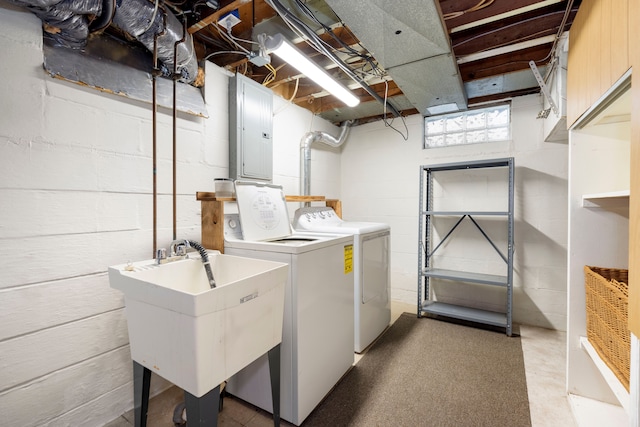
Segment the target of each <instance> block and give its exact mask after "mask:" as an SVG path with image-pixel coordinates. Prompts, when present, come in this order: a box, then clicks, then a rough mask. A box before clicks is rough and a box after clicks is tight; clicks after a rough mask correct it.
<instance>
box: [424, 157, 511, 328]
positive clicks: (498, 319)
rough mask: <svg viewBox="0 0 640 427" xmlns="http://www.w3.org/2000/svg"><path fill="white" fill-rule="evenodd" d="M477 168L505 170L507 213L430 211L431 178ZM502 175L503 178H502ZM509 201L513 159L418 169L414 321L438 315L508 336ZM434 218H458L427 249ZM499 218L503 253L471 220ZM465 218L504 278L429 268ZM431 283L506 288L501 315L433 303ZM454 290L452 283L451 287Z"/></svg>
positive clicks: (431, 205) (431, 236) (431, 235)
mask: <svg viewBox="0 0 640 427" xmlns="http://www.w3.org/2000/svg"><path fill="white" fill-rule="evenodd" d="M479 168H505V170H506V171H508V192H509V194H508V210H506V211H478V210H473V211H451V210H442V211H438V210H434V206H433V185H434V184H433V175H434V174H436V173H438V172H442V171H456V170H465V169H479ZM505 175H506V174H505ZM513 199H514V163H513V157H509V158H504V159H493V160H479V161H472V162H459V163H447V164H440V165H432V166H424V165H423V166H420V211H419V218H420V219H419V226H418V229H419V236H420V239H419V245H418V317H422V316H423V315H429V314H431V315H439V316H445V317H451V318H456V319H462V320H467V321H472V322H477V323H482V324H488V325H493V326H499V327H504V328H505V331H506V334H507V335H508V336H511V334H512V320H511V318H512V299H513V222H514V221H513ZM437 216H449V217H451V216H453V217H459V219H458V221H457V222H456V223H455V225H453V227H452V228H451V229H450V230H449V231H448V232H447V233H446V234H445V235H444V237H443V238H442V239H441V240H440V242H439V243H438V244H437V245H436V246H435V248H433V250H432V249H431V244H432V238H433V220H434V218H435V217H437ZM481 216H482V217H487V216H489V217H503V218H504V219H505V226H506V227H507V253H506V255H505V254H503V253H502V251H500V249H499V248H498V246H497V245H496V244H495V243H494V242H493V241H492V240H491V238H490V237H489V236H488V235H487V233H486V232H485V231H484V230H483V229H482V227H481V226H480V224H479V223H478V222H477V221H476V219H475V218H474V217H481ZM465 218H468V219H469V220H470V221H471V222H472V223H473V225H475V227H476V228H477V229H478V230H479V231H480V233H481V234H482V235H483V236H484V238H485V239H486V240H487V242H488V243H489V244H490V245H491V246H492V247H493V249H494V250H495V251H496V252H497V253H498V254H499V255H500V257H501V258H502V259H503V260H504V262H505V274H504V275H494V274H483V273H475V272H471V271H454V270H446V269H441V268H434V267H433V255H434V254H435V253H436V251H437V250H438V249H439V248H440V247H441V246H442V245H443V244H444V243H445V241H447V239H449V238H450V236H451V234H452V233H453V231H454V230H455V229H456V228H457V227H458V226H459V225H460V224H461V223H462V221H463V220H464V219H465ZM432 279H446V280H449V281H457V282H466V283H476V284H480V285H488V286H499V287H504V288H506V302H505V310H504V312H500V313H499V312H494V311H487V310H481V309H478V308H472V307H465V306H461V305H453V304H448V303H443V302H439V301H436V300H434V299H432V298H433V295H432V294H433V292H432V289H431V283H430V282H431V280H432ZM452 286H455V283H453V284H452Z"/></svg>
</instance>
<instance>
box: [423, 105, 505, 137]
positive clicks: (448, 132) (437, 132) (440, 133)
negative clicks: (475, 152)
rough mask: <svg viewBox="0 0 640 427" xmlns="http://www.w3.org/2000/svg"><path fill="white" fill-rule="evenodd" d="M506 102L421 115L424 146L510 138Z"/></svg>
mask: <svg viewBox="0 0 640 427" xmlns="http://www.w3.org/2000/svg"><path fill="white" fill-rule="evenodd" d="M510 125H511V109H510V105H509V104H501V105H494V106H491V107H486V108H481V109H474V110H468V111H464V112H461V113H452V114H445V115H442V116H429V117H425V118H424V148H437V147H447V146H449V145H462V144H477V143H480V142H491V141H505V140H508V139H510V138H511V126H510Z"/></svg>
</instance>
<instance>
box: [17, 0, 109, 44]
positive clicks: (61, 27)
mask: <svg viewBox="0 0 640 427" xmlns="http://www.w3.org/2000/svg"><path fill="white" fill-rule="evenodd" d="M9 1H10V2H11V3H13V4H15V5H17V6H20V7H25V8H27V9H28V10H29V11H31V12H32V13H33V14H35V15H36V16H37V17H38V18H40V20H41V21H42V22H43V24H44V34H45V36H46V37H48V38H49V39H51V40H52V41H53V42H54V43H55V45H56V46H63V47H68V48H72V49H82V48H83V47H84V46H85V45H86V43H87V37H88V36H89V24H90V23H91V21H92V20H93V19H94V17H96V16H100V15H101V14H102V0H62V1H60V0H9Z"/></svg>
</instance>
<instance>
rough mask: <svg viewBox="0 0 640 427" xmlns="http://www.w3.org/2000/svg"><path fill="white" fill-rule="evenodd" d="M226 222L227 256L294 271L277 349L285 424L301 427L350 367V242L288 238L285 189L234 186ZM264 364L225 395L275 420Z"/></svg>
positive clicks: (232, 383)
mask: <svg viewBox="0 0 640 427" xmlns="http://www.w3.org/2000/svg"><path fill="white" fill-rule="evenodd" d="M236 198H237V203H238V212H239V215H238V214H235V215H234V214H231V215H225V224H224V228H225V253H226V254H230V255H238V256H243V257H249V258H259V259H266V260H273V261H276V260H277V261H280V262H286V263H288V264H289V278H288V281H287V284H286V288H285V306H284V323H283V331H282V335H283V336H282V344H281V348H280V353H281V354H280V357H281V367H280V387H281V394H280V402H281V404H280V416H281V417H282V418H283V419H285V420H287V421H289V422H291V423H293V424H295V425H300V424H301V423H302V422H303V421H304V420H305V418H306V417H307V416H308V415H309V414H310V413H311V411H312V410H313V409H314V408H315V407H316V406H317V405H318V403H320V401H321V400H322V399H323V398H324V397H325V396H326V395H327V393H329V391H330V390H331V389H332V388H333V387H334V385H335V384H336V383H337V382H338V381H339V380H340V378H341V377H342V376H343V375H344V374H345V373H346V372H347V371H348V370H349V369H350V368H351V367H352V365H353V360H354V359H353V339H354V338H353V334H354V332H353V310H354V308H353V307H354V303H353V290H352V286H353V285H352V283H353V272H351V271H349V270H350V268H349V267H350V262H351V261H350V256H351V251H352V248H353V237H352V236H345V235H344V234H342V235H340V234H334V235H331V234H321V233H293V234H292V233H291V231H292V230H291V224H290V222H289V215H288V212H287V208H286V202H285V199H284V194H283V193H282V188H281V187H278V186H273V185H268V184H255V183H251V184H249V183H242V182H237V183H236ZM270 384H271V383H270V380H269V369H268V361H267V357H266V355H265V356H262V357H261V358H259V359H258V360H256V361H255V362H254V363H252V364H251V365H249V366H247V367H246V368H244V369H243V370H242V371H240V372H239V373H237V374H236V375H234V376H233V377H232V378H230V379H229V381H228V384H227V387H226V389H227V391H228V392H229V393H231V394H233V395H234V396H237V397H239V398H241V399H243V400H245V401H247V402H249V403H251V404H253V405H256V406H258V407H260V408H262V409H264V410H266V411H269V412H273V407H272V402H271V385H270Z"/></svg>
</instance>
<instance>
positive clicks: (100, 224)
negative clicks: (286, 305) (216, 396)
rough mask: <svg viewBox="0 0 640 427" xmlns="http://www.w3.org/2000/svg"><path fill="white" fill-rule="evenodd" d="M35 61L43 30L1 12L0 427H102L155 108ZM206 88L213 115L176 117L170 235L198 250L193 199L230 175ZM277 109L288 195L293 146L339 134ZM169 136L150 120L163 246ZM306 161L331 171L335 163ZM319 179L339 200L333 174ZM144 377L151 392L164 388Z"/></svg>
mask: <svg viewBox="0 0 640 427" xmlns="http://www.w3.org/2000/svg"><path fill="white" fill-rule="evenodd" d="M42 62H43V56H42V30H41V22H40V20H38V19H37V18H36V17H35V16H34V15H32V14H31V13H27V12H24V11H21V10H19V9H16V8H13V7H9V6H3V5H1V4H0V77H1V78H2V82H3V84H2V85H0V106H1V114H0V153H1V154H0V200H2V209H0V257H1V259H2V260H3V261H2V263H1V265H2V268H0V414H2V415H1V421H0V424H2V425H12V426H21V427H28V426H42V425H50V426H58V425H60V426H62V425H71V426H89V425H91V426H99V425H103V424H104V423H106V422H109V421H110V420H113V419H115V418H117V417H118V416H120V415H121V414H122V413H124V412H126V411H127V410H129V409H131V408H132V407H133V388H132V387H133V386H132V372H131V370H132V368H131V356H130V353H129V345H128V335H127V324H126V316H125V312H124V309H123V306H124V303H123V298H122V295H121V293H120V292H118V291H115V290H112V289H111V288H110V287H109V282H108V277H107V273H106V271H107V267H108V266H109V265H113V264H119V263H123V262H127V261H128V260H131V261H136V260H143V259H149V258H151V257H152V255H153V247H152V246H153V245H152V235H153V234H152V194H151V192H152V162H151V155H152V154H151V153H152V151H151V150H152V144H151V141H152V125H151V106H150V105H149V104H145V103H141V102H137V101H132V100H129V99H127V98H124V97H118V96H114V95H109V94H104V93H101V92H98V91H95V90H92V89H89V88H84V87H82V86H79V85H75V84H72V83H68V82H64V81H61V80H57V79H53V78H51V77H50V76H49V75H47V74H46V73H45V72H44V70H43V67H42ZM206 76H207V77H206V85H205V101H206V105H207V109H208V111H209V114H210V117H209V118H208V119H204V118H198V117H193V116H189V115H186V114H179V115H178V149H177V151H178V155H177V157H178V164H177V176H178V178H177V187H178V189H177V236H178V237H179V238H190V239H195V240H200V202H198V201H197V200H196V198H195V193H196V192H197V191H213V179H214V178H216V177H227V176H228V107H227V102H228V95H227V87H228V73H226V72H224V71H223V70H221V69H219V68H218V67H216V66H214V65H211V64H208V65H207V69H206ZM274 102H275V104H274V111H276V112H277V114H276V116H275V117H274V128H275V144H274V145H275V159H276V161H275V162H276V163H275V165H274V166H275V167H274V182H275V183H278V184H283V185H284V186H285V191H286V192H287V194H298V193H297V191H298V181H299V169H298V166H297V165H298V163H297V156H298V151H299V149H298V146H299V141H300V138H301V137H302V135H303V133H304V132H307V131H309V130H324V131H330V132H332V133H337V128H335V127H334V126H333V125H331V124H330V123H328V122H326V121H324V120H321V119H317V118H314V117H313V116H312V115H311V114H310V113H309V112H308V111H306V110H303V109H300V108H298V107H295V106H292V105H289V104H287V103H286V102H285V101H283V100H281V99H279V98H278V99H276V100H275V101H274ZM171 135H172V121H171V113H170V111H167V110H166V109H160V111H159V114H158V174H157V176H158V190H159V195H158V246H159V247H166V246H168V244H169V243H170V241H171V240H172V234H173V233H172V217H173V215H172V207H171V205H172V202H171V194H172V173H171V157H170V156H171ZM294 159H295V161H294ZM316 162H317V164H316V165H315V166H316V170H318V171H322V170H329V169H333V170H336V169H338V170H339V168H340V155H339V152H336V151H333V152H332V151H327V150H325V151H324V152H323V155H322V156H317V157H316ZM318 178H319V180H318V183H319V184H318V185H317V186H316V188H318V191H323V192H326V194H327V195H329V196H331V197H339V196H340V175H339V174H334V175H332V176H327V175H324V176H323V175H322V174H320V173H319V174H318ZM152 378H153V379H152V393H157V392H159V391H161V390H163V389H165V388H166V387H168V386H169V385H170V384H169V383H167V382H166V381H164V380H161V379H160V378H159V377H158V376H155V375H154V376H153V377H152Z"/></svg>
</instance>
